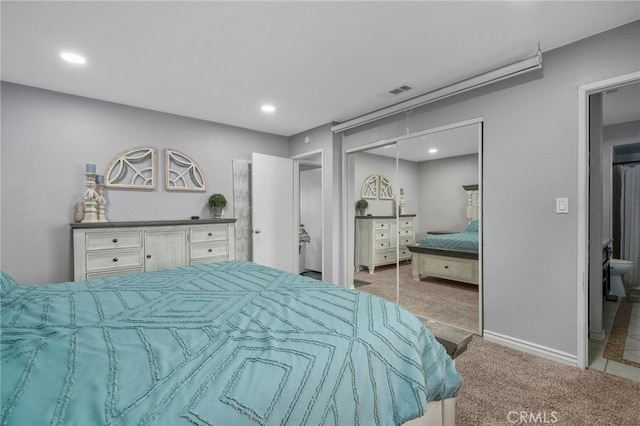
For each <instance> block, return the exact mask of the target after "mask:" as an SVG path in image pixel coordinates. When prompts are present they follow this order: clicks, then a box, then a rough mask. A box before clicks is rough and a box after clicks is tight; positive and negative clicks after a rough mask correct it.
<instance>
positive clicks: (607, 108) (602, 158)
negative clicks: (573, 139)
mask: <svg viewBox="0 0 640 426" xmlns="http://www.w3.org/2000/svg"><path fill="white" fill-rule="evenodd" d="M639 84H640V73H633V74H629V75H625V76H621V77H617V78H613V79H609V80H605V81H602V82H597V83H593V84H590V85H586V86H582V87H580V88H579V105H580V114H579V151H578V154H579V158H578V165H579V176H578V177H579V179H578V188H579V191H578V203H577V204H578V207H577V209H578V225H579V232H578V253H579V257H578V276H579V277H582V280H583V282H584V283H585V284H586V285H585V286H582V287H581V289H582V290H579V291H578V308H579V321H578V333H579V335H578V342H579V346H578V365H579V366H581V367H583V368H587V367H588V368H593V369H598V370H602V371H605V372H607V369H608V368H611V370H612V371H613V370H616V371H617V373H618V374H619V375H624V374H625V373H624V370H625V369H626V368H627V367H628V368H633V367H629V366H628V365H624V364H625V363H624V362H623V363H619V362H617V361H615V360H614V359H612V357H611V355H610V353H609V352H606V351H607V343H608V341H609V337H610V336H611V335H612V332H613V330H614V322H615V321H616V314H617V311H618V307H619V306H620V301H619V300H613V299H614V298H613V297H610V298H609V299H610V300H607V298H606V297H605V296H606V295H607V294H608V293H609V292H610V289H609V279H610V277H609V276H608V274H607V271H608V261H609V257H610V252H611V247H612V240H613V204H612V203H613V201H612V200H613V198H612V192H613V191H612V185H613V183H612V169H613V167H612V166H613V156H612V155H613V152H614V146H615V145H618V144H625V143H626V142H625V141H624V140H618V141H616V140H615V139H616V138H615V137H612V134H615V133H616V131H617V130H619V129H620V128H622V127H624V125H625V123H629V122H636V123H640V111H637V98H636V100H635V104H636V106H635V107H633V106H629V105H627V106H625V105H617V104H616V103H615V99H616V96H614V95H616V94H618V95H619V94H620V93H622V92H624V91H626V90H629V89H630V90H637V89H638V85H639ZM636 127H637V125H636ZM635 137H636V138H638V137H640V135H636V136H635ZM638 142H640V140H638ZM589 162H590V164H589ZM605 352H606V353H607V354H608V355H607V356H608V357H605V356H604V355H605ZM618 364H621V365H622V367H620V368H618V367H619V365H618ZM630 374H637V370H636V372H631V371H630Z"/></svg>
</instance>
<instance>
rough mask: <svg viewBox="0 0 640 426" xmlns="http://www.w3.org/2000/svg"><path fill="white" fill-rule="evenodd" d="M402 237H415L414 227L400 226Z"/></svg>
mask: <svg viewBox="0 0 640 426" xmlns="http://www.w3.org/2000/svg"><path fill="white" fill-rule="evenodd" d="M399 234H400V238H402V237H413V227H411V228H400V232H399Z"/></svg>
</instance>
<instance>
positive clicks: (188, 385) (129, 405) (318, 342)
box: [0, 261, 460, 425]
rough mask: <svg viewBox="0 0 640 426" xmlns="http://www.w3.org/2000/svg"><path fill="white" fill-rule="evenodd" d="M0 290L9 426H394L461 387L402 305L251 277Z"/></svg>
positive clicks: (267, 272) (165, 276)
mask: <svg viewBox="0 0 640 426" xmlns="http://www.w3.org/2000/svg"><path fill="white" fill-rule="evenodd" d="M1 278H2V348H1V349H2V365H1V377H0V379H1V383H2V384H1V393H0V403H1V410H2V411H1V416H2V417H1V424H2V425H41V424H55V425H71V424H77V425H95V424H123V425H125V424H126V425H129V424H167V425H178V424H203V425H204V424H217V425H252V424H256V425H265V424H266V425H271V424H273V425H280V424H292V425H302V424H312V425H321V424H341V425H358V424H360V425H374V424H380V425H390V424H400V423H403V422H405V421H407V420H410V419H412V418H416V417H419V416H421V415H423V414H424V412H425V410H426V402H427V401H428V400H440V399H445V398H450V397H453V396H455V394H456V392H457V390H458V388H459V386H460V376H459V375H458V373H457V372H456V371H455V369H454V366H453V363H452V360H451V358H450V357H449V356H448V355H447V354H446V352H445V350H444V348H443V347H442V346H441V345H440V343H438V342H437V341H436V340H435V338H434V337H433V335H432V334H431V333H430V332H429V331H428V330H426V329H425V328H424V326H423V325H422V323H421V322H420V321H419V320H418V319H417V318H416V317H414V316H413V315H411V314H410V313H408V312H407V311H405V310H404V309H403V308H401V307H399V306H398V305H396V304H393V303H391V302H388V301H385V300H383V299H380V298H377V297H374V296H369V295H366V294H364V293H361V292H356V291H352V290H348V289H343V288H339V287H336V286H334V285H331V284H328V283H324V282H321V281H317V280H313V279H311V278H306V277H304V276H300V275H295V274H290V273H287V272H283V271H279V270H276V269H271V268H267V267H263V266H260V265H257V264H254V263H251V262H245V261H233V262H223V263H212V264H204V265H195V266H188V267H182V268H176V269H170V270H165V271H159V272H150V273H144V274H137V275H128V276H122V277H112V278H104V279H97V280H92V281H79V282H68V283H61V284H48V285H44V286H31V285H29V286H27V285H20V284H16V283H15V282H14V281H13V280H12V279H11V278H10V277H8V276H7V275H5V274H2V277H1Z"/></svg>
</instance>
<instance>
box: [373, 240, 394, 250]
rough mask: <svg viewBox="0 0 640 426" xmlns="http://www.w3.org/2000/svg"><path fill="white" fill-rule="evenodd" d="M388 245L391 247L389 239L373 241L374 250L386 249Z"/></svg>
mask: <svg viewBox="0 0 640 426" xmlns="http://www.w3.org/2000/svg"><path fill="white" fill-rule="evenodd" d="M389 247H391V241H389V240H376V242H375V243H373V248H374V249H375V250H380V249H388V248H389Z"/></svg>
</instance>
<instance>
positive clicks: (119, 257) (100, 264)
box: [87, 249, 142, 272]
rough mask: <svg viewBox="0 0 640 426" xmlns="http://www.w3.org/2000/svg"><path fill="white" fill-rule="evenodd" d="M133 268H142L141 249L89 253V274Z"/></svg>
mask: <svg viewBox="0 0 640 426" xmlns="http://www.w3.org/2000/svg"><path fill="white" fill-rule="evenodd" d="M133 267H140V268H142V251H141V250H140V249H131V250H110V251H104V252H96V253H87V272H92V271H100V270H104V269H116V268H117V269H123V268H133Z"/></svg>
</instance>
